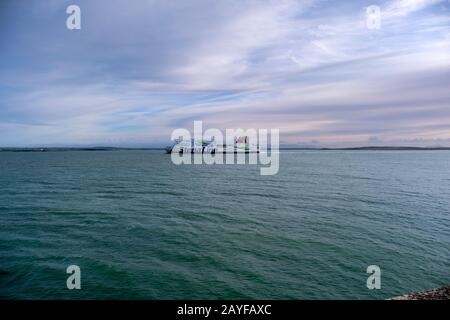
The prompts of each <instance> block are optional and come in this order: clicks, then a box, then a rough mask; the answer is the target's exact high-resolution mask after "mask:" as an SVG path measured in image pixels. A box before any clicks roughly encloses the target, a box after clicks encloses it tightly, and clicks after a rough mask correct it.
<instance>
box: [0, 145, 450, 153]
mask: <svg viewBox="0 0 450 320" xmlns="http://www.w3.org/2000/svg"><path fill="white" fill-rule="evenodd" d="M124 150H130V151H131V150H143V151H144V150H165V149H164V148H156V147H155V148H122V147H84V148H77V147H74V148H72V147H35V148H14V147H4V148H1V147H0V152H64V151H124ZM280 150H285V151H289V150H305V151H307V150H311V151H330V150H331V151H332V150H338V151H408V150H413V151H415V150H417V151H430V150H450V147H386V146H374V147H351V148H301V147H292V148H287V147H286V148H280Z"/></svg>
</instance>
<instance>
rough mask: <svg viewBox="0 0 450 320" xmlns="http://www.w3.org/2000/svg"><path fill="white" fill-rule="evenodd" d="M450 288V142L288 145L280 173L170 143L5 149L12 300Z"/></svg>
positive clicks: (3, 279)
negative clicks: (215, 160) (179, 158)
mask: <svg viewBox="0 0 450 320" xmlns="http://www.w3.org/2000/svg"><path fill="white" fill-rule="evenodd" d="M71 265H76V266H79V268H80V284H81V289H79V290H77V289H73V290H70V289H68V287H67V279H68V277H70V276H71V274H68V273H67V268H68V267H69V266H71ZM369 266H376V267H378V268H379V270H380V274H379V278H378V279H379V281H380V288H379V289H377V288H372V289H370V288H369V287H370V286H369V287H368V282H370V281H372V280H373V278H370V277H371V276H372V275H373V273H372V272H370V270H372V269H370V268H369V273H368V272H367V271H368V267H369ZM371 279H372V280H371ZM449 283H450V151H442V150H437V151H372V150H370V151H363V150H355V151H351V150H340V151H338V150H329V151H327V150H299V151H288V150H285V151H281V152H280V168H279V172H278V174H276V175H273V176H270V175H269V176H264V175H261V174H260V167H259V166H258V165H249V164H247V165H206V164H203V165H186V164H184V165H174V164H173V163H172V161H171V157H170V155H168V154H165V153H164V151H162V150H115V151H66V152H2V153H0V298H2V299H386V298H389V297H393V296H398V295H403V294H407V293H411V292H416V291H421V290H426V289H431V288H436V287H440V286H445V285H448V284H449Z"/></svg>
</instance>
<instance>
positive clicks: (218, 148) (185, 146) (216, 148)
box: [165, 136, 259, 154]
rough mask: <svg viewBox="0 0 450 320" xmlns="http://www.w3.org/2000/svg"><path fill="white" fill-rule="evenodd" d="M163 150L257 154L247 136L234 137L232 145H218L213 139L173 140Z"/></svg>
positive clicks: (255, 146)
mask: <svg viewBox="0 0 450 320" xmlns="http://www.w3.org/2000/svg"><path fill="white" fill-rule="evenodd" d="M165 150H166V152H167V153H172V152H178V153H211V154H215V153H259V148H258V145H256V144H253V143H250V139H249V137H248V136H243V137H236V138H235V139H234V143H233V144H232V145H230V144H218V143H217V142H216V141H215V140H214V138H212V139H211V140H201V141H199V140H194V139H190V140H182V139H175V140H174V142H173V144H172V145H171V146H167V147H166V148H165Z"/></svg>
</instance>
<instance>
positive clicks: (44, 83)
mask: <svg viewBox="0 0 450 320" xmlns="http://www.w3.org/2000/svg"><path fill="white" fill-rule="evenodd" d="M70 4H77V5H79V6H80V8H81V14H82V16H81V20H82V28H81V30H68V29H67V28H66V19H67V16H68V15H67V14H66V8H67V6H68V5H70ZM370 5H378V6H379V7H380V8H381V28H380V29H368V28H367V26H366V8H367V7H368V6H370ZM0 33H1V35H0V70H1V72H0V146H37V145H45V146H51V145H55V146H60V145H69V146H75V145H115V146H161V145H165V144H166V143H167V142H168V140H169V139H170V134H171V132H172V130H174V129H176V128H180V127H182V128H187V129H190V128H192V124H193V120H203V122H204V127H205V128H208V127H211V128H219V129H225V128H239V127H241V128H244V129H245V128H269V129H270V128H279V129H280V135H281V143H282V144H284V145H296V146H359V145H415V146H437V145H439V146H450V90H449V88H450V2H449V1H447V0H445V1H444V0H442V1H441V0H397V1H395V0H394V1H375V0H371V1H326V0H306V1H289V0H276V1H275V0H274V1H256V0H255V1H242V0H226V1H225V0H218V1H207V0H201V1H197V0H189V1H158V0H155V1H153V0H149V1H125V0H120V1H119V0H108V1H106V0H96V1H92V0H89V1H78V0H72V1H55V0H49V1H38V0H35V1H24V0H16V1H7V0H6V1H1V2H0Z"/></svg>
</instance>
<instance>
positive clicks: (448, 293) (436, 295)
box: [389, 286, 450, 300]
mask: <svg viewBox="0 0 450 320" xmlns="http://www.w3.org/2000/svg"><path fill="white" fill-rule="evenodd" d="M389 300H450V286H447V287H443V288H438V289H432V290H427V291H422V292H416V293H412V294H407V295H404V296H399V297H394V298H391V299H389Z"/></svg>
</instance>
